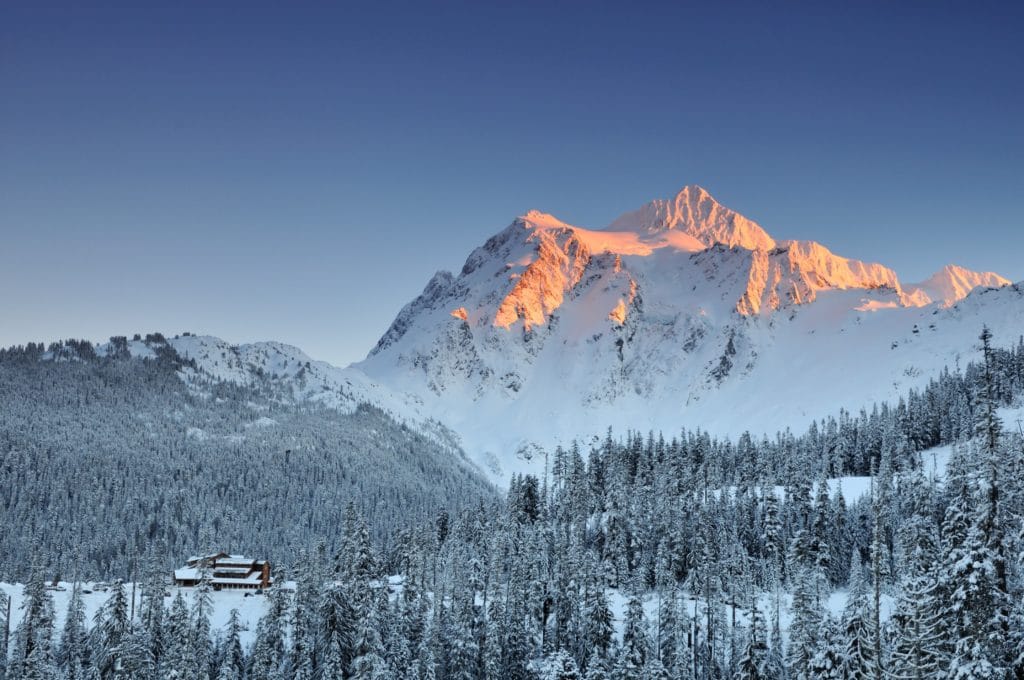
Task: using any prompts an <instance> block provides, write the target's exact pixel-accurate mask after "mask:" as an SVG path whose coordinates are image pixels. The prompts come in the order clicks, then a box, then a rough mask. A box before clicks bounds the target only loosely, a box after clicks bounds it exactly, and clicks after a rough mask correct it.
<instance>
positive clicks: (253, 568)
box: [174, 552, 273, 590]
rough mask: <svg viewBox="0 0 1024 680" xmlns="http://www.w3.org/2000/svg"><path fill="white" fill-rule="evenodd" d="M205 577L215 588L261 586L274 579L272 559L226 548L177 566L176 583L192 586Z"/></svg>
mask: <svg viewBox="0 0 1024 680" xmlns="http://www.w3.org/2000/svg"><path fill="white" fill-rule="evenodd" d="M204 578H205V579H206V581H207V582H208V583H209V584H210V585H211V586H212V587H213V589H214V590H261V589H263V588H269V587H270V584H271V583H273V579H271V578H270V562H268V561H266V560H251V559H249V558H248V557H244V556H242V555H229V554H227V553H224V552H220V553H216V554H214V555H206V556H205V557H190V558H189V559H188V561H187V562H186V564H185V566H184V567H182V568H181V569H175V570H174V585H176V586H180V587H185V588H192V587H195V586H197V585H199V584H200V583H202V581H203V579H204Z"/></svg>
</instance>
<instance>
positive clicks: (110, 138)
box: [0, 0, 1024, 364]
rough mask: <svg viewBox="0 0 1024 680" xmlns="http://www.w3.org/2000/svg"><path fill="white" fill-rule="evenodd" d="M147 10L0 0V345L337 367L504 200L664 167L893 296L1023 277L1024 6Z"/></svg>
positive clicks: (629, 197) (608, 213) (595, 219)
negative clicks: (69, 341)
mask: <svg viewBox="0 0 1024 680" xmlns="http://www.w3.org/2000/svg"><path fill="white" fill-rule="evenodd" d="M155 4H156V3H148V2H143V3H137V2H132V3H124V4H122V5H116V4H111V3H102V2H86V3H80V2H71V1H68V2H63V3H62V2H40V1H39V0H34V1H31V2H21V1H20V0H7V1H6V2H3V3H2V5H0V345H10V344H15V343H23V342H26V341H29V340H44V341H50V340H53V339H57V338H63V337H85V338H90V339H93V340H102V339H105V338H106V337H108V336H110V335H114V334H130V333H134V332H147V331H152V330H160V331H163V332H165V333H169V334H171V333H177V332H181V331H185V330H188V331H193V332H198V333H210V334H214V335H219V336H220V337H223V338H225V339H227V340H230V341H233V342H240V341H251V340H262V339H275V340H282V341H285V342H290V343H293V344H296V345H298V346H300V347H302V348H303V349H305V350H306V351H307V352H308V353H309V354H310V355H311V356H313V357H315V358H321V359H326V360H329V361H332V362H334V363H339V364H344V363H347V362H349V361H352V360H355V359H358V358H361V357H362V356H363V355H364V354H365V353H366V351H367V350H368V349H369V348H370V347H371V346H372V344H373V343H374V342H375V341H376V339H377V337H378V336H379V335H380V334H381V333H382V332H383V331H384V330H385V329H386V327H387V325H388V324H389V323H390V321H391V320H392V319H393V317H394V315H395V314H396V313H397V311H398V310H399V309H400V307H401V306H402V305H403V304H405V303H406V302H407V301H408V300H410V299H411V298H412V297H414V296H415V295H416V294H418V293H419V291H420V290H421V289H422V286H423V285H424V284H425V283H426V281H427V280H428V279H429V277H430V276H431V274H432V273H433V272H434V271H435V270H437V269H456V270H457V269H458V268H460V267H461V265H462V262H463V260H464V259H465V257H466V256H467V255H468V254H469V252H470V250H471V249H472V248H474V247H475V246H477V245H479V244H481V243H482V242H483V241H484V240H485V239H486V238H487V237H488V236H490V235H491V234H492V233H494V232H496V231H497V230H499V229H501V228H502V227H504V226H505V225H507V224H508V223H509V222H510V221H511V220H512V219H513V218H514V217H515V216H516V215H518V214H521V213H523V212H525V211H526V210H527V209H529V208H539V209H541V210H544V211H546V212H551V213H554V214H555V215H557V216H559V217H560V218H561V219H563V220H565V221H568V222H571V223H574V224H579V225H582V226H590V227H600V226H603V225H605V224H607V223H608V222H610V221H611V220H612V219H613V218H615V217H616V216H617V215H618V214H619V213H621V212H624V211H626V210H630V209H633V208H636V207H638V206H639V205H641V204H643V203H644V202H646V201H647V200H649V199H651V198H655V197H666V196H669V195H671V194H673V193H674V192H675V191H676V190H677V189H678V188H679V187H681V186H682V185H684V184H689V183H697V184H701V185H702V186H704V187H706V188H707V189H708V190H709V191H710V192H711V193H712V194H713V195H714V196H715V197H716V198H718V199H719V200H721V201H722V202H723V203H725V204H726V205H728V206H730V207H732V208H735V209H736V210H738V211H740V212H741V213H743V214H745V215H747V216H748V217H750V218H752V219H755V220H757V221H759V222H760V223H761V224H762V225H763V226H764V227H765V228H766V229H767V230H768V231H769V232H770V233H771V234H772V235H774V236H775V237H777V238H813V239H815V240H818V241H821V242H822V243H824V244H826V245H827V246H829V247H830V248H832V249H833V250H834V251H836V252H838V253H840V254H843V255H846V256H850V257H857V258H863V259H871V260H877V261H882V262H883V263H885V264H888V265H890V266H892V267H893V268H895V269H896V270H897V272H898V273H899V274H900V275H901V277H902V278H903V279H904V280H905V281H913V280H917V279H921V278H924V277H926V276H927V275H928V274H930V273H931V272H932V271H933V270H935V269H938V268H939V267H940V266H942V265H943V264H946V263H948V262H956V263H958V264H962V265H964V266H967V267H970V268H974V269H983V270H995V271H998V272H1000V273H1002V274H1004V275H1005V276H1008V277H1010V278H1012V279H1014V280H1021V279H1024V219H1022V217H1021V215H1022V213H1024V124H1022V121H1024V82H1022V80H1024V77H1022V75H1021V74H1022V73H1024V42H1022V41H1021V35H1024V9H1022V8H1024V3H1020V2H1013V3H1010V2H1007V3H991V4H986V3H977V2H970V3H968V2H963V3H957V4H947V3H937V2H912V3H896V2H880V3H871V2H856V3H842V4H843V5H847V6H845V7H839V6H838V5H840V3H828V2H826V3H821V2H815V3H806V4H793V3H763V2H756V3H749V4H748V3H736V2H714V3H712V2H706V3H701V4H697V3H684V2H672V3H666V4H664V5H659V4H653V3H652V4H645V3H636V2H630V3H621V4H618V5H614V4H604V3H597V2H553V1H552V0H545V1H543V2H523V1H517V2H514V3H511V2H510V3H502V5H504V6H499V5H498V3H491V2H480V1H476V2H469V3H455V2H441V3H432V2H413V3H403V4H399V3H391V2H360V3H350V2H334V3H326V2H325V3H319V4H318V3H312V4H311V3H283V2H282V3H280V4H277V5H269V4H261V3H258V2H246V3H238V4H237V5H234V6H231V5H224V4H218V3H212V2H205V1H182V2H175V3H167V4H169V5H173V7H172V8H164V9H155V8H153V7H148V5H155ZM86 5H88V7H86Z"/></svg>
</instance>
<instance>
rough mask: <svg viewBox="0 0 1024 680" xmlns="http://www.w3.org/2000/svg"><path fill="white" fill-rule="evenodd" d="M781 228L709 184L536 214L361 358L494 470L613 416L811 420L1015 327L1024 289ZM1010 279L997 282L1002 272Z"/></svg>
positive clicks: (442, 278)
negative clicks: (910, 279)
mask: <svg viewBox="0 0 1024 680" xmlns="http://www.w3.org/2000/svg"><path fill="white" fill-rule="evenodd" d="M1006 283H1007V281H1006V280H1005V279H1003V278H1001V277H999V276H998V275H994V274H978V273H974V272H968V271H966V270H963V269H960V268H956V267H947V268H945V269H943V270H942V271H940V272H938V273H937V274H936V275H935V276H933V277H932V278H931V279H929V280H928V281H926V282H924V283H922V284H917V285H913V286H903V285H902V283H901V282H900V280H899V278H898V276H897V274H896V273H895V272H894V271H892V270H891V269H889V268H888V267H885V266H883V265H881V264H874V263H867V262H860V261H856V260H850V259H847V258H843V257H841V256H838V255H836V254H834V253H832V252H830V251H829V250H828V249H827V248H825V247H824V246H822V245H821V244H818V243H815V242H811V241H778V240H776V239H774V238H772V237H771V236H769V235H768V234H767V232H766V231H764V229H763V228H762V227H760V225H758V224H756V223H755V222H753V221H751V220H749V219H746V218H744V217H743V216H741V215H738V214H737V213H735V212H734V211H731V210H729V209H728V208H725V207H724V206H721V205H720V204H718V203H717V202H715V201H714V199H713V198H711V196H710V195H709V194H708V193H707V192H706V191H704V190H703V189H700V188H699V187H687V188H685V189H683V190H682V191H681V192H680V193H679V195H677V196H676V197H674V198H673V199H670V200H667V201H655V202H652V203H651V204H649V205H647V206H644V207H643V208H641V209H640V210H637V211H634V212H632V213H627V214H626V215H623V216H622V217H620V218H619V219H617V220H615V221H614V222H613V223H612V224H611V225H610V226H609V227H608V228H607V229H604V230H592V229H583V228H579V227H575V226H572V225H569V224H566V223H564V222H562V221H560V220H558V219H557V218H555V217H553V216H551V215H546V214H544V213H540V212H537V211H531V212H529V213H527V214H525V215H524V216H522V217H520V218H518V219H516V220H515V221H514V222H513V223H512V224H511V225H510V226H508V227H507V228H505V229H503V230H502V231H500V232H499V233H497V234H496V235H495V236H493V237H491V238H490V239H489V240H488V241H487V242H486V243H485V244H484V245H483V246H481V247H480V248H477V249H476V250H475V251H474V252H473V253H472V254H470V256H469V258H468V259H467V260H466V263H465V266H464V267H463V269H462V271H461V272H459V273H458V274H457V275H454V274H450V273H448V272H439V273H438V274H436V275H435V276H434V277H433V278H432V279H431V281H430V282H429V283H428V285H427V286H426V288H425V289H424V291H423V293H422V294H421V295H420V296H419V297H417V298H416V299H415V300H413V301H412V302H411V303H409V304H408V305H407V306H406V307H405V308H404V309H403V310H402V311H401V313H400V314H399V316H398V317H397V318H396V320H395V322H394V323H393V324H392V326H391V327H390V328H389V329H388V330H387V332H386V333H385V334H384V335H383V336H382V337H381V339H380V341H379V342H378V344H377V346H376V347H375V348H374V349H373V350H372V351H371V353H370V355H369V356H368V357H367V359H366V360H364V361H363V362H360V363H358V364H356V365H355V366H354V369H356V370H358V371H360V372H363V373H365V374H366V375H368V376H370V377H371V378H372V379H373V380H374V381H376V382H378V383H379V384H382V385H386V386H387V387H389V388H390V389H392V390H393V391H394V392H395V393H406V394H411V395H414V397H415V399H416V400H417V401H418V402H419V403H421V404H422V406H423V409H424V412H425V413H427V414H431V415H434V416H435V417H436V418H438V419H439V420H441V421H442V422H444V423H445V424H446V425H448V426H449V427H451V428H452V429H453V430H454V431H456V432H458V433H459V435H460V436H461V437H462V441H463V443H464V445H465V447H466V449H467V452H468V453H470V455H472V456H475V457H476V458H477V460H479V461H480V462H481V463H483V465H484V467H486V468H487V469H489V470H490V471H491V472H492V473H493V474H494V475H495V476H496V477H498V478H501V477H504V476H506V475H508V474H509V473H510V472H511V471H514V470H516V469H523V468H535V467H536V465H537V461H536V460H534V461H532V462H530V461H529V460H528V459H529V457H530V455H531V453H533V452H536V451H538V450H539V449H538V447H548V446H550V445H552V444H554V443H559V442H561V443H565V442H568V441H569V440H570V439H572V438H575V437H580V436H587V435H599V434H601V433H603V432H604V431H605V430H606V428H607V427H608V426H613V427H615V428H616V429H618V430H619V431H622V430H625V429H627V428H640V429H646V428H653V429H661V430H665V431H667V432H669V433H671V432H672V431H674V430H676V429H677V428H678V427H680V426H687V427H690V428H694V427H701V428H705V429H708V430H710V431H712V432H714V433H720V434H736V433H738V432H741V431H742V430H745V429H750V430H752V431H754V432H756V433H760V432H765V431H767V432H774V431H776V430H777V429H779V428H784V427H787V426H788V427H794V428H802V427H804V426H806V425H807V424H808V423H809V421H810V420H811V419H813V418H817V417H821V416H823V415H826V414H828V413H833V412H835V411H837V410H838V409H839V408H840V407H844V408H848V409H859V408H860V407H861V406H863V405H865V404H870V402H872V401H875V400H881V399H888V398H894V397H896V396H898V395H899V394H900V393H902V392H903V391H905V390H906V389H907V388H909V387H914V386H919V385H921V384H923V383H925V382H926V381H927V380H928V379H929V378H931V377H932V376H934V375H935V374H936V373H937V372H938V371H940V370H941V369H942V368H943V367H944V366H946V365H950V366H952V365H955V364H956V363H958V362H961V361H963V360H966V359H968V358H971V357H973V356H974V351H973V346H974V343H975V339H976V337H977V335H978V332H979V330H980V328H981V326H982V324H988V325H989V326H990V327H991V328H992V330H993V332H994V333H995V335H996V338H997V339H999V340H1003V341H1005V342H1007V343H1008V342H1011V341H1013V340H1014V339H1015V338H1016V337H1017V336H1018V335H1019V334H1020V332H1021V329H1024V289H1022V288H1020V287H1014V286H1006V285H1005V284H1006ZM995 286H1002V288H1000V289H998V290H994V289H992V288H990V287H995Z"/></svg>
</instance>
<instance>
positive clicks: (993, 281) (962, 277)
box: [907, 264, 1012, 307]
mask: <svg viewBox="0 0 1024 680" xmlns="http://www.w3.org/2000/svg"><path fill="white" fill-rule="evenodd" d="M1010 283H1012V282H1011V281H1010V280H1009V279H1007V278H1005V277H1003V276H1000V275H999V274H996V273H995V272H976V271H972V270H970V269H967V268H965V267H961V266H959V265H956V264H947V265H946V266H945V267H943V268H942V269H940V270H939V271H937V272H935V273H934V274H932V275H931V276H930V277H928V278H927V279H926V280H924V281H922V282H921V283H917V284H912V285H910V286H907V291H908V292H909V293H911V294H916V295H918V296H921V295H924V296H927V302H938V303H939V304H940V305H941V306H942V307H949V306H951V305H954V304H956V303H957V302H959V301H960V300H962V299H964V298H965V297H967V295H968V294H969V293H970V292H971V291H972V290H974V289H975V288H1002V287H1003V286H1008V285H1010Z"/></svg>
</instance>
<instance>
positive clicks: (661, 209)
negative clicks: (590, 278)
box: [608, 184, 776, 250]
mask: <svg viewBox="0 0 1024 680" xmlns="http://www.w3.org/2000/svg"><path fill="white" fill-rule="evenodd" d="M608 230H609V231H637V232H642V233H647V234H656V233H661V232H666V231H681V232H684V233H686V234H689V235H690V236H693V237H694V238H696V239H697V240H698V241H700V242H701V243H703V244H704V245H705V246H712V245H714V244H715V243H722V244H725V245H727V246H729V247H733V246H739V247H741V248H746V249H747V250H771V249H772V248H774V247H775V245H776V244H775V239H773V238H772V237H771V236H769V235H768V232H766V231H765V230H764V229H763V228H762V227H761V225H759V224H758V223H757V222H754V221H753V220H749V219H747V218H746V217H744V216H743V215H740V214H739V213H738V212H736V211H735V210H732V209H731V208H727V207H725V206H724V205H722V204H721V203H719V202H718V201H717V200H715V198H714V197H713V196H711V194H709V193H708V192H707V190H706V189H704V188H703V187H701V186H699V185H696V184H688V185H686V186H684V187H683V188H682V189H680V190H679V191H678V192H677V193H676V195H675V196H674V197H672V198H670V199H655V200H653V201H651V202H650V203H648V204H647V205H645V206H643V207H641V208H640V209H638V210H634V211H632V212H628V213H625V214H624V215H622V216H620V217H619V218H618V219H616V220H615V221H614V222H612V223H611V224H610V225H608Z"/></svg>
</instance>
